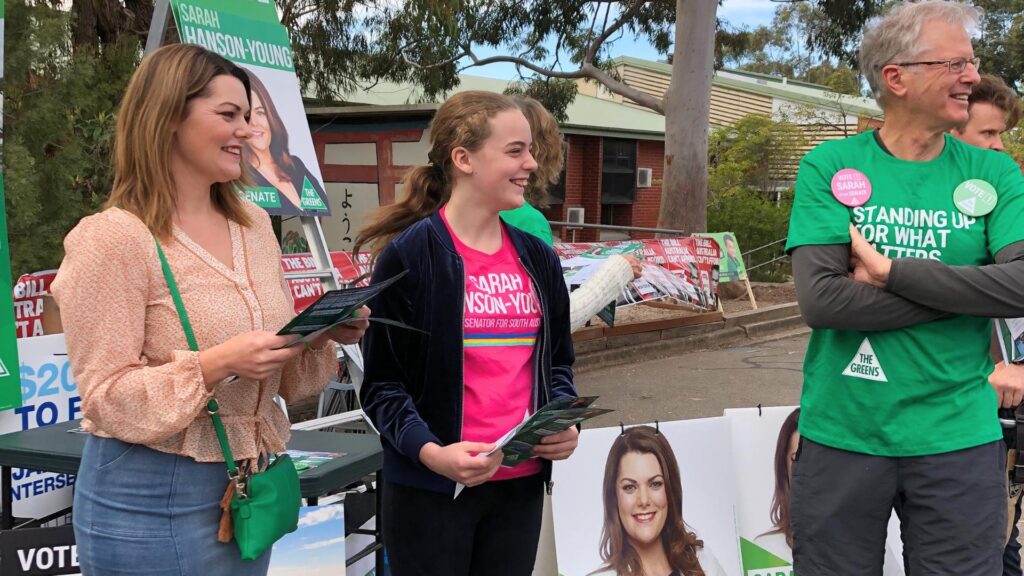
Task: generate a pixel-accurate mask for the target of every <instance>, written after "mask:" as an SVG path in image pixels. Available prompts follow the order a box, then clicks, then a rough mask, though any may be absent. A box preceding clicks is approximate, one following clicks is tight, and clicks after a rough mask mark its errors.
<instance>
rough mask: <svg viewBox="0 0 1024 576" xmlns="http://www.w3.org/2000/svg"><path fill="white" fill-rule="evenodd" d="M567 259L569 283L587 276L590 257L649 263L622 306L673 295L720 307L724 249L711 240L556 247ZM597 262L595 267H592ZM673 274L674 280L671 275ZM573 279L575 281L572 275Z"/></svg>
mask: <svg viewBox="0 0 1024 576" xmlns="http://www.w3.org/2000/svg"><path fill="white" fill-rule="evenodd" d="M554 250H555V253H556V254H558V257H559V258H560V259H561V261H562V272H563V274H564V275H566V276H567V283H568V284H570V285H571V284H579V282H578V281H573V279H572V277H575V276H581V272H582V273H583V274H586V272H587V271H588V270H589V271H591V272H592V270H590V268H591V266H583V264H584V263H585V262H586V259H587V258H593V257H595V256H599V257H600V256H603V257H608V256H609V255H611V254H633V255H635V256H636V257H638V258H641V259H642V261H643V269H644V273H643V275H642V276H641V277H640V278H639V279H636V280H633V281H632V282H630V283H629V284H627V285H626V288H625V289H624V290H623V291H622V295H620V298H619V301H618V305H619V306H623V305H628V304H636V303H640V302H646V301H650V300H658V299H661V298H664V297H666V296H671V297H672V298H675V299H676V300H678V301H679V302H683V303H685V304H688V305H690V306H693V307H694V308H697V309H699V310H706V311H710V310H715V309H717V308H718V261H719V258H720V251H719V249H718V245H717V244H716V243H715V241H714V240H712V239H711V238H704V237H700V236H689V237H686V238H663V239H659V240H655V239H646V240H627V241H620V242H593V243H590V242H576V243H558V244H555V245H554ZM591 264H592V263H591ZM669 275H671V276H672V277H674V278H670V277H668V276H669ZM570 276H572V277H570Z"/></svg>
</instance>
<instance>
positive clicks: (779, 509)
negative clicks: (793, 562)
mask: <svg viewBox="0 0 1024 576" xmlns="http://www.w3.org/2000/svg"><path fill="white" fill-rule="evenodd" d="M799 423H800V409H799V408H797V409H796V410H793V411H792V412H791V413H790V414H789V416H787V417H786V419H785V420H784V421H783V422H782V427H781V428H779V439H778V441H777V442H776V443H775V495H774V496H773V497H772V507H771V513H770V516H771V520H772V530H770V531H768V532H767V533H766V534H764V535H762V536H759V537H758V539H760V538H762V537H769V536H771V535H773V534H778V535H781V536H783V537H784V538H785V540H786V546H788V547H789V548H790V549H792V548H793V528H792V527H791V526H790V524H789V480H790V478H791V477H792V476H793V460H794V459H795V458H796V450H797V447H798V446H799V445H800V432H799V431H797V426H798V425H799Z"/></svg>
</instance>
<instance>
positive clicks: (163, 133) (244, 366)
mask: <svg viewBox="0 0 1024 576" xmlns="http://www.w3.org/2000/svg"><path fill="white" fill-rule="evenodd" d="M247 82H248V78H247V77H246V75H245V73H244V72H242V71H241V70H240V69H239V68H238V67H236V66H235V65H234V64H232V63H230V62H228V61H227V60H225V59H223V58H221V57H220V56H217V55H215V54H213V53H211V52H208V51H206V50H205V49H203V48H200V47H198V46H193V45H187V44H177V45H173V46H167V47H164V48H161V49H159V50H157V51H155V52H153V53H152V54H150V55H149V56H147V57H146V58H145V59H144V60H143V61H142V63H141V64H140V65H139V69H138V70H137V71H136V72H135V75H134V76H133V77H132V80H131V82H130V83H129V85H128V88H127V90H126V92H125V96H124V99H123V100H122V102H121V107H120V111H119V112H118V117H117V128H116V133H115V146H114V185H113V191H112V192H111V194H110V199H109V200H108V202H107V207H106V209H105V210H104V211H103V212H101V213H99V214H96V215H93V216H89V217H87V218H84V219H83V220H82V221H81V222H80V223H79V224H78V226H76V227H75V229H74V230H72V231H71V232H70V233H69V234H68V235H67V237H66V238H65V240H64V248H65V252H66V255H65V258H64V262H63V263H62V264H61V268H60V271H59V272H58V274H57V278H56V279H55V280H54V283H53V288H52V290H53V293H54V296H55V297H56V299H57V301H58V303H59V304H60V309H61V318H62V320H63V323H64V329H65V337H66V339H67V347H68V356H69V358H70V361H71V366H72V368H73V370H74V373H75V377H76V379H77V381H78V386H79V390H80V391H81V395H82V410H83V415H84V419H83V427H84V428H85V429H86V430H88V431H89V432H91V435H90V436H89V437H88V438H87V439H86V444H85V450H84V452H83V454H82V462H81V466H80V468H79V472H78V480H77V483H76V490H75V497H74V510H75V514H74V527H75V538H76V540H77V545H78V557H79V561H80V563H81V567H82V572H83V574H85V575H86V576H89V575H92V574H104V575H106V574H153V575H166V576H171V575H177V574H214V575H220V574H223V575H234V574H257V575H258V574H264V573H266V567H267V563H268V562H269V559H270V558H269V557H270V554H269V552H268V553H265V554H264V555H263V556H261V557H260V558H259V559H257V560H255V561H252V562H242V561H241V560H240V553H239V550H238V547H237V546H236V545H235V544H234V543H233V542H232V543H227V544H221V543H219V542H218V541H217V531H218V524H219V521H220V518H221V510H220V508H219V502H220V500H221V498H222V496H223V495H224V493H225V489H226V488H227V485H228V481H227V477H226V474H225V465H224V458H223V455H222V452H221V449H220V446H219V444H218V442H217V437H216V435H215V433H214V430H213V427H212V424H211V419H210V416H209V415H208V414H207V412H206V410H205V406H206V402H207V401H208V400H210V399H211V398H215V399H216V400H217V402H218V403H219V404H220V413H221V415H222V418H223V420H224V425H225V428H226V429H227V434H228V438H229V441H230V444H231V448H232V451H233V453H234V456H235V457H236V458H239V459H240V460H242V461H245V462H247V463H248V464H249V466H250V467H252V466H254V465H255V464H256V463H257V461H259V462H260V463H263V462H265V461H266V459H267V456H268V455H269V454H271V453H274V452H278V451H281V450H283V449H284V447H285V442H286V441H287V440H288V436H289V432H288V427H289V425H288V420H287V418H286V417H285V416H284V414H283V413H282V411H281V410H280V409H279V408H278V407H277V406H276V405H275V403H274V396H275V395H276V394H280V395H281V396H282V397H283V398H284V399H285V400H287V401H294V400H297V399H300V398H303V397H307V396H312V395H315V394H317V393H318V392H320V390H321V389H322V388H323V387H324V385H325V384H326V383H327V382H328V381H329V378H330V376H331V374H332V373H334V372H335V371H336V369H337V362H336V359H335V352H334V347H333V346H332V345H331V343H330V342H329V340H328V337H324V338H321V339H319V340H318V341H314V342H312V343H311V344H312V345H311V346H307V347H305V348H304V347H301V346H292V347H286V346H287V345H288V344H289V343H290V342H291V341H290V340H289V339H288V338H285V337H280V336H277V335H275V333H274V332H275V331H276V330H278V329H279V328H280V327H281V326H283V325H284V324H285V323H286V322H288V321H289V320H290V319H291V318H292V316H293V315H294V312H293V308H292V300H291V296H290V295H289V293H288V290H287V288H286V286H285V284H284V277H283V275H282V272H281V265H280V251H279V250H278V247H277V241H276V239H275V237H274V234H273V230H272V229H271V226H270V220H269V218H268V217H267V215H266V214H265V213H264V212H262V211H261V210H260V209H259V208H257V207H256V206H254V205H252V204H250V203H248V202H246V201H244V200H242V199H241V197H240V196H239V191H240V189H241V187H242V185H243V184H245V179H244V176H243V170H242V166H243V164H242V162H243V159H242V150H243V145H244V143H245V142H246V140H247V139H248V138H249V135H250V128H249V123H248V115H249V93H248V92H249V90H248V85H247ZM157 242H159V246H160V247H161V248H162V250H163V252H164V253H165V254H166V258H167V261H168V263H169V266H170V268H171V271H172V273H173V276H174V278H175V280H176V283H177V285H178V288H179V290H180V293H181V299H182V301H183V303H184V307H185V309H186V311H187V314H188V317H189V320H190V323H191V325H192V327H193V329H194V333H195V338H196V340H197V342H198V345H199V346H198V347H199V351H197V352H195V351H190V349H189V345H188V344H187V340H186V337H185V332H184V330H183V328H182V323H181V321H180V320H179V316H178V313H177V311H176V309H175V305H174V302H173V301H172V297H171V293H170V291H169V288H168V282H167V281H166V279H165V275H164V273H163V271H162V269H161V263H160V260H159V258H158V254H157ZM367 313H368V312H367V311H365V310H364V311H363V315H366V314H367ZM365 324H366V321H365V320H363V321H362V322H361V324H359V325H358V326H349V327H342V328H339V329H336V330H334V331H332V333H331V334H330V336H329V338H331V339H333V340H335V341H338V342H343V343H352V342H355V341H356V340H358V338H359V337H360V335H361V333H362V331H364V330H365V328H366V326H365ZM236 376H237V377H238V378H237V381H233V380H236V379H235V377H236Z"/></svg>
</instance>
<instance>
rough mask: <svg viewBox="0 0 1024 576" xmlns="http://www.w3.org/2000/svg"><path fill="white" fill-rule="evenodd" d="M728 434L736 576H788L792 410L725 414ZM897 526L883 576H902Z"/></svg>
mask: <svg viewBox="0 0 1024 576" xmlns="http://www.w3.org/2000/svg"><path fill="white" fill-rule="evenodd" d="M725 419H726V420H728V422H729V426H730V428H731V431H732V433H731V438H732V441H733V445H732V450H731V453H732V459H733V466H732V468H733V471H734V472H735V474H736V480H735V486H736V519H737V527H738V531H739V536H740V555H741V559H742V562H743V572H742V574H744V575H747V576H792V575H793V566H792V564H793V548H792V547H793V529H792V525H791V523H790V514H789V506H790V501H791V492H790V480H791V478H792V473H793V462H794V460H795V459H796V454H797V448H798V447H799V443H800V433H799V431H798V429H799V426H800V409H799V408H798V407H796V406H773V407H764V408H736V409H728V410H726V411H725ZM902 550H903V547H902V543H901V541H900V535H899V521H898V519H896V517H895V515H894V516H893V517H892V519H891V520H890V522H889V534H888V537H887V539H886V550H885V564H884V567H883V576H903V567H902V563H901V562H900V561H899V560H898V559H899V558H900V557H901V555H902Z"/></svg>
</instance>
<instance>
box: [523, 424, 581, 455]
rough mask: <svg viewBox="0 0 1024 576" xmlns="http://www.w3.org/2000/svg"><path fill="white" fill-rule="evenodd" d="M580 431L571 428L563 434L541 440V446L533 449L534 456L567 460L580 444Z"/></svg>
mask: <svg viewBox="0 0 1024 576" xmlns="http://www.w3.org/2000/svg"><path fill="white" fill-rule="evenodd" d="M579 438H580V431H579V430H577V429H576V427H575V426H570V427H569V428H566V429H565V430H562V431H561V432H558V433H556V434H551V435H548V436H545V437H543V438H541V439H540V444H537V445H536V446H534V447H533V455H534V456H538V457H540V458H546V459H548V460H565V459H566V458H568V457H569V456H572V453H573V452H574V451H575V450H576V445H577V444H579Z"/></svg>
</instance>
